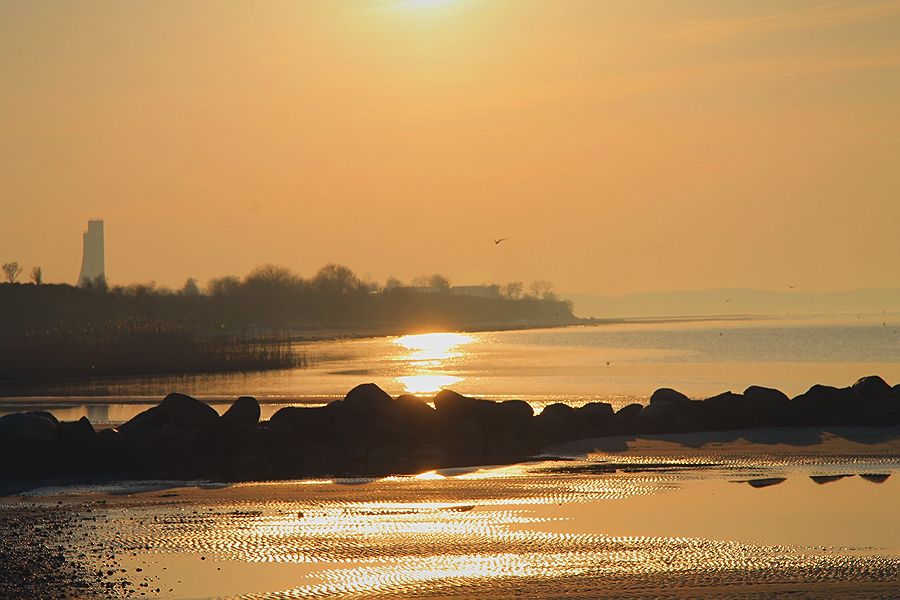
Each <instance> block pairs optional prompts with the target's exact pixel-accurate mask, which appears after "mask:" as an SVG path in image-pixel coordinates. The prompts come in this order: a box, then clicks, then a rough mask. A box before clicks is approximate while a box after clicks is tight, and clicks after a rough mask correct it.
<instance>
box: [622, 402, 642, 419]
mask: <svg viewBox="0 0 900 600" xmlns="http://www.w3.org/2000/svg"><path fill="white" fill-rule="evenodd" d="M642 410H644V405H643V404H636V403H635V404H627V405H625V406H623V407H622V408H620V409H619V410H617V411H616V415H615V417H616V418H617V419H632V418H634V417H636V416H638V415H639V414H640V412H641V411H642Z"/></svg>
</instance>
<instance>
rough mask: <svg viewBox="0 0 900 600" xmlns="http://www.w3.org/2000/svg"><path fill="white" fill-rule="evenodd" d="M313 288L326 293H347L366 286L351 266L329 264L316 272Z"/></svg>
mask: <svg viewBox="0 0 900 600" xmlns="http://www.w3.org/2000/svg"><path fill="white" fill-rule="evenodd" d="M312 285H313V289H315V290H316V291H317V292H322V293H326V294H346V293H348V292H353V291H359V290H361V289H363V288H364V286H363V285H362V282H361V281H360V280H359V277H357V276H356V275H355V274H354V273H353V271H351V270H350V268H349V267H345V266H344V265H336V264H333V263H332V264H327V265H325V266H324V267H322V268H321V269H319V272H318V273H316V276H315V277H314V278H313V280H312Z"/></svg>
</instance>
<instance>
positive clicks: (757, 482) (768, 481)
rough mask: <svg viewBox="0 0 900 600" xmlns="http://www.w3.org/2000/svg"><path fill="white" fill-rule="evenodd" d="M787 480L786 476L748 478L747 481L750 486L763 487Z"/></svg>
mask: <svg viewBox="0 0 900 600" xmlns="http://www.w3.org/2000/svg"><path fill="white" fill-rule="evenodd" d="M785 481H787V477H765V478H763V479H748V480H747V483H748V484H749V485H750V487H754V488H764V487H769V486H772V485H778V484H779V483H784V482H785Z"/></svg>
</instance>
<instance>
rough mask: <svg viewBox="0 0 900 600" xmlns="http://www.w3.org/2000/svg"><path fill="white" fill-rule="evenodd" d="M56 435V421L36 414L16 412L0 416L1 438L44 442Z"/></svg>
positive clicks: (51, 439) (49, 440)
mask: <svg viewBox="0 0 900 600" xmlns="http://www.w3.org/2000/svg"><path fill="white" fill-rule="evenodd" d="M55 437H56V423H54V422H53V421H51V420H50V419H47V418H44V417H42V416H37V415H34V414H26V413H15V414H11V415H6V416H4V417H0V438H7V439H11V440H12V439H15V440H20V441H25V442H32V443H38V444H44V443H48V442H51V441H53V439H54V438H55Z"/></svg>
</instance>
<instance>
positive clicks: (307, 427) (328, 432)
mask: <svg viewBox="0 0 900 600" xmlns="http://www.w3.org/2000/svg"><path fill="white" fill-rule="evenodd" d="M336 414H337V411H336V410H334V409H329V408H328V407H327V406H322V407H315V408H305V407H297V406H286V407H284V408H282V409H280V410H278V411H277V412H276V413H275V414H274V415H272V418H271V419H269V422H270V423H271V424H272V425H276V426H280V427H284V428H285V429H287V430H289V431H290V432H291V433H292V434H293V435H294V436H295V437H299V438H301V440H303V441H305V442H321V443H334V427H335V422H336V418H335V417H336Z"/></svg>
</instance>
